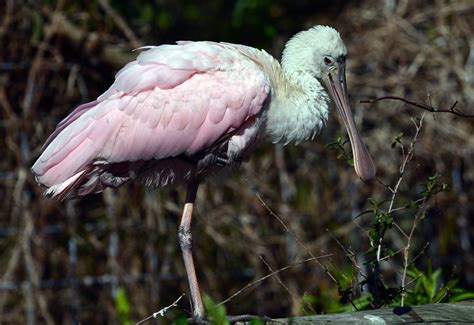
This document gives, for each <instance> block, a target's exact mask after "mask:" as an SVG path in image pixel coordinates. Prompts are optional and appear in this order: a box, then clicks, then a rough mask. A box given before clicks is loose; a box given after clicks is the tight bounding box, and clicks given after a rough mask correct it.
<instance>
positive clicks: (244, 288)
mask: <svg viewBox="0 0 474 325" xmlns="http://www.w3.org/2000/svg"><path fill="white" fill-rule="evenodd" d="M330 256H332V254H326V255H321V256H318V257H310V258H307V259H305V260H302V261H299V262H296V263H293V264H291V265H287V266H285V267H282V268H280V269H278V270H276V271H273V272H271V273H269V274H267V275H265V276H263V277H261V278H260V279H258V280H255V281H252V282H250V283H248V284H247V285H246V286H245V287H243V288H242V289H240V290H238V291H236V292H235V293H234V294H232V295H231V296H230V297H229V298H227V299H225V300H223V301H221V302H220V303H218V304H217V306H220V305H223V304H226V303H228V302H229V301H231V300H232V299H234V298H235V297H236V296H238V295H239V294H241V293H242V292H243V291H245V290H247V289H249V288H251V287H253V286H255V285H257V284H259V283H261V282H263V281H265V280H266V279H268V278H270V277H272V276H274V275H277V274H278V273H281V272H283V271H286V270H288V269H291V268H293V267H295V266H298V265H301V264H305V263H308V262H311V261H317V260H318V259H321V258H325V257H330Z"/></svg>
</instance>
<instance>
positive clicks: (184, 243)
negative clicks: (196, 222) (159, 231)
mask: <svg viewBox="0 0 474 325" xmlns="http://www.w3.org/2000/svg"><path fill="white" fill-rule="evenodd" d="M178 239H179V244H180V246H181V249H191V247H192V246H193V237H192V235H191V231H190V229H189V227H183V226H180V227H179V231H178Z"/></svg>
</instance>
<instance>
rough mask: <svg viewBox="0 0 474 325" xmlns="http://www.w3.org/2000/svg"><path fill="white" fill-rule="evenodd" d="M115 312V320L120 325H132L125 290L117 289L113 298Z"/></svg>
mask: <svg viewBox="0 0 474 325" xmlns="http://www.w3.org/2000/svg"><path fill="white" fill-rule="evenodd" d="M115 310H116V311H117V318H118V321H119V323H120V324H121V325H131V324H133V322H132V320H131V318H130V303H129V302H128V298H127V294H126V292H125V289H123V288H118V290H117V294H116V296H115Z"/></svg>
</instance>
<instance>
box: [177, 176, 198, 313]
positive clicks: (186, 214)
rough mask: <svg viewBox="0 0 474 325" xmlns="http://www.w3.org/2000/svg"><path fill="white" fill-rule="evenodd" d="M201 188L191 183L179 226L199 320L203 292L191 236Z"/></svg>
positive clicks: (193, 300)
mask: <svg viewBox="0 0 474 325" xmlns="http://www.w3.org/2000/svg"><path fill="white" fill-rule="evenodd" d="M198 187H199V183H198V182H190V183H189V184H188V189H187V193H186V203H185V204H184V209H183V215H182V217H181V224H180V225H179V233H178V237H179V244H180V246H181V253H182V254H183V260H184V266H185V268H186V275H187V276H188V283H189V290H190V291H191V300H192V303H193V317H194V318H195V319H196V320H197V321H200V320H203V319H204V305H203V303H202V298H201V291H200V290H199V284H198V280H197V277H196V271H195V269H194V261H193V255H192V241H193V238H192V235H191V219H192V217H193V204H194V200H195V199H196V192H197V189H198Z"/></svg>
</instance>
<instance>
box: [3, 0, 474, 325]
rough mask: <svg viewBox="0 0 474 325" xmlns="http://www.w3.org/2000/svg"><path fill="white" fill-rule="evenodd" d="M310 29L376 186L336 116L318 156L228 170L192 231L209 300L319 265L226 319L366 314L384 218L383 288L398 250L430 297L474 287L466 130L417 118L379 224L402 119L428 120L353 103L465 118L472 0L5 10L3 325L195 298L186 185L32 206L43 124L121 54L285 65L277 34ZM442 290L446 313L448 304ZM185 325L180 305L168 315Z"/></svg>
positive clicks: (133, 187) (45, 4) (265, 152)
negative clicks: (246, 55)
mask: <svg viewBox="0 0 474 325" xmlns="http://www.w3.org/2000/svg"><path fill="white" fill-rule="evenodd" d="M315 24H327V25H331V26H333V27H335V28H336V29H337V30H339V31H340V33H341V35H342V37H343V39H344V41H345V42H346V44H347V47H348V51H349V55H348V63H347V79H348V88H349V94H350V100H351V102H352V105H353V110H354V112H355V118H356V122H357V124H358V125H359V127H360V130H361V133H362V135H363V138H364V139H365V141H366V144H367V146H368V148H369V151H370V152H371V153H372V155H373V157H374V160H375V164H376V167H377V177H378V181H377V182H374V183H373V184H363V183H362V182H361V181H360V180H358V178H357V176H356V174H355V173H354V171H353V168H352V167H351V166H350V165H349V164H348V162H347V159H346V158H347V157H345V156H344V154H343V152H342V151H341V147H342V148H344V149H346V150H347V149H348V146H347V144H344V142H345V139H346V138H347V135H346V134H345V131H344V129H343V127H342V126H341V124H340V122H339V120H338V118H337V117H336V114H331V117H330V120H329V122H328V124H327V127H326V128H325V129H324V130H323V132H322V133H321V134H320V135H319V136H318V137H317V138H316V139H315V140H314V141H311V142H308V143H305V144H302V145H300V146H294V145H289V146H287V147H281V146H274V145H271V144H266V145H265V144H264V145H261V146H260V147H259V148H258V150H257V151H256V152H255V154H254V156H253V157H252V159H251V160H250V162H249V163H247V164H244V165H243V166H242V168H241V169H240V170H238V171H231V172H228V171H227V172H223V173H220V174H218V175H216V176H214V177H212V178H210V179H209V180H208V181H207V183H206V184H205V185H204V186H202V187H201V188H200V190H199V193H198V200H197V208H196V212H195V215H196V218H195V221H194V222H193V232H194V238H195V240H194V249H195V259H196V261H197V267H198V277H199V279H200V283H201V288H202V290H203V291H204V292H205V293H206V294H208V295H209V296H210V297H212V299H213V300H214V301H215V302H219V301H222V300H224V299H226V298H228V297H229V296H231V295H232V294H233V293H235V292H236V291H238V290H239V289H241V288H243V287H244V286H245V285H246V284H247V283H249V282H252V281H256V280H258V279H260V278H261V277H263V276H265V275H266V274H268V273H270V272H272V271H275V270H277V269H280V268H283V267H285V266H291V265H293V264H294V263H296V262H298V261H301V260H304V259H307V258H309V257H310V256H311V255H313V256H320V255H326V254H330V256H329V257H326V258H323V259H321V260H320V263H321V265H322V266H323V267H322V266H321V265H319V264H317V263H315V262H314V261H309V262H307V263H303V264H301V265H298V266H294V267H291V268H289V269H288V270H285V271H284V272H281V273H279V274H278V276H273V277H271V278H269V279H266V280H265V281H261V282H259V283H258V284H257V285H255V286H253V287H252V288H250V289H247V290H245V291H243V292H242V293H240V294H239V295H237V296H236V297H234V298H233V299H231V300H230V301H229V302H227V303H226V308H227V311H228V313H230V314H241V313H253V314H265V315H268V316H271V317H286V316H292V315H302V314H306V313H309V314H312V313H322V312H324V313H327V312H334V311H340V310H350V309H353V308H354V307H353V306H352V305H350V303H349V302H350V301H353V302H355V305H356V307H358V308H362V309H363V308H370V307H371V302H372V303H373V300H374V298H373V297H372V298H371V297H370V295H369V296H367V295H368V292H367V290H366V287H363V286H362V285H363V284H364V281H366V283H367V281H368V278H370V276H368V274H372V273H373V271H374V263H373V261H374V254H375V253H374V249H377V247H378V246H377V244H375V246H374V241H373V239H374V235H373V232H371V231H373V230H374V229H375V230H377V229H376V227H377V225H380V222H379V221H380V219H377V218H376V217H377V216H380V215H385V216H387V215H388V216H389V217H390V218H393V220H394V222H395V223H396V225H395V226H393V225H392V224H391V219H390V220H389V221H388V222H386V223H385V225H386V226H387V227H386V228H387V229H386V231H384V234H383V246H382V250H381V254H382V256H383V257H386V258H384V259H383V260H382V261H380V263H376V265H377V267H378V268H379V270H376V277H377V278H378V279H379V280H380V281H382V282H383V284H384V286H385V287H386V288H393V289H394V290H395V292H396V291H397V290H399V288H400V287H401V286H402V279H403V271H404V260H405V259H404V252H405V251H407V252H408V255H407V256H408V258H407V260H408V261H409V265H407V266H409V270H408V271H410V270H411V271H412V272H415V271H413V270H415V269H414V267H416V269H417V270H419V271H420V272H421V273H420V274H424V276H426V277H428V278H430V279H432V280H433V282H434V284H433V285H434V286H435V287H437V290H440V288H441V289H442V288H444V287H443V286H446V284H447V283H451V285H452V286H454V285H455V286H456V287H457V288H464V289H466V290H474V259H473V255H472V245H473V234H474V223H473V221H472V215H473V213H474V202H473V201H474V186H473V183H474V136H473V131H474V124H473V121H474V119H472V118H466V117H460V116H456V115H454V114H450V113H437V114H432V113H427V114H426V115H425V116H424V119H423V126H422V128H421V130H420V131H419V134H418V138H417V143H416V146H415V150H414V157H413V159H412V160H411V161H410V162H409V163H408V165H407V166H406V169H405V173H404V176H403V179H402V180H401V182H400V185H399V187H398V189H397V194H396V195H395V196H394V199H393V200H392V201H393V206H392V208H389V205H390V202H391V199H392V193H391V192H390V190H389V189H388V188H387V186H390V187H391V188H392V189H394V188H395V186H396V184H397V182H398V181H399V180H400V175H399V173H400V172H399V170H400V166H401V165H402V163H403V160H404V156H403V154H402V151H401V145H403V146H404V148H405V154H406V153H407V151H408V148H409V145H410V141H412V139H413V137H414V136H415V134H416V128H415V125H414V122H413V120H412V119H419V118H420V117H421V116H422V114H423V110H421V109H419V108H414V107H412V106H408V105H405V104H404V103H402V102H399V101H379V102H377V103H373V104H361V103H360V101H361V100H366V99H370V98H376V97H379V96H385V95H397V96H402V97H405V98H407V99H409V100H412V101H416V102H418V103H423V104H428V105H432V106H433V107H435V108H439V109H449V108H450V107H451V106H452V105H453V103H454V102H456V101H457V102H458V104H457V108H458V109H459V110H461V111H463V112H466V113H468V114H474V108H473V104H474V2H473V1H469V0H466V1H462V0H460V1H443V0H437V1H408V0H405V1H394V0H384V1H378V0H364V1H342V0H341V1H314V0H307V1H306V0H303V1H279V2H275V1H270V0H254V1H251V0H236V1H216V0H209V1H201V2H198V1H171V0H154V1H144V0H133V1H118V0H95V1H79V0H77V1H53V0H43V1H34V0H26V1H15V0H4V1H1V2H0V107H1V109H0V148H1V157H2V159H1V160H0V196H1V198H2V202H3V203H2V204H3V205H2V208H1V209H0V321H1V322H2V323H29V324H34V323H46V324H54V323H70V324H74V323H78V322H81V323H84V324H88V323H122V324H127V322H128V321H130V320H133V321H138V320H140V319H143V318H145V317H146V316H148V315H150V314H152V313H153V312H155V311H157V310H159V309H160V308H162V307H165V306H167V305H169V304H171V303H172V302H173V301H174V300H175V299H176V298H178V297H179V296H180V295H181V294H182V293H187V292H188V288H187V282H186V278H185V271H184V266H183V264H182V261H181V254H180V251H179V245H178V240H177V228H178V224H179V217H180V213H181V206H182V203H183V201H184V189H183V188H180V187H176V188H166V189H149V188H145V187H143V186H142V185H140V184H137V183H129V184H126V185H125V186H122V187H121V188H119V189H117V190H113V191H107V192H106V193H104V194H100V195H92V196H90V197H87V198H84V199H81V200H73V201H69V202H64V203H59V202H56V201H53V200H50V199H46V198H44V197H43V194H42V190H41V189H40V188H39V187H38V186H37V184H36V183H35V181H34V179H33V177H32V175H31V173H30V167H31V165H32V163H33V162H34V160H35V159H36V158H37V157H38V155H39V153H40V148H41V145H42V144H43V143H44V142H45V140H46V138H47V136H48V135H49V134H50V133H51V132H52V130H53V129H54V127H55V125H56V124H57V123H58V122H59V121H60V120H61V119H62V118H64V117H65V116H66V115H67V114H68V112H70V111H71V110H72V109H73V108H74V107H75V106H77V105H79V104H80V103H83V102H87V101H91V100H93V99H95V98H96V97H97V96H99V95H100V94H101V93H102V92H104V91H105V90H106V89H107V88H108V87H109V85H110V84H111V83H112V82H113V78H114V74H115V72H116V71H118V69H120V67H121V66H122V65H124V64H125V63H126V62H128V61H129V60H132V59H133V58H134V57H135V56H136V52H132V51H131V50H132V49H134V48H137V47H139V46H142V45H158V44H163V43H172V42H174V41H176V40H213V41H227V42H234V43H241V44H246V45H250V46H254V47H258V48H263V49H265V50H267V51H268V52H269V53H272V54H273V55H274V56H275V57H277V58H279V57H280V53H281V51H282V48H283V46H284V44H285V42H286V41H287V39H288V38H289V37H291V36H292V35H294V34H295V33H296V32H298V31H300V30H303V29H307V28H309V27H311V26H313V25H315ZM417 121H418V122H417ZM415 122H417V123H419V120H415ZM331 144H332V145H331ZM338 148H339V149H338ZM432 176H436V178H432V181H431V182H432V184H434V183H435V184H434V185H435V187H436V188H435V191H433V193H434V192H437V190H436V189H438V188H439V187H442V185H441V184H442V183H445V184H447V187H448V188H447V189H446V190H443V191H441V192H440V193H438V194H436V195H431V194H430V193H428V194H429V195H428V194H427V185H426V184H427V180H428V179H429V177H432ZM429 182H430V181H428V183H429ZM384 184H385V185H384ZM423 197H425V198H426V199H425V200H424V201H423ZM369 198H370V199H369ZM371 202H372V203H371ZM422 203H423V206H421V207H420V205H421V204H422ZM374 206H375V208H374ZM396 209H397V210H396ZM367 211H368V213H364V214H362V215H360V214H361V213H363V212H367ZM381 211H382V212H381ZM420 211H421V212H420ZM387 212H390V213H387ZM377 220H379V221H377ZM384 220H385V219H384ZM415 221H416V222H415ZM414 222H415V223H414ZM413 225H415V227H413ZM400 229H401V230H400ZM411 229H413V230H414V231H413V235H412V236H409V237H410V242H409V244H410V245H409V247H408V248H407V249H405V248H406V247H407V240H408V238H407V236H405V235H406V234H409V233H410V231H411ZM310 254H311V255H310ZM405 264H406V263H405ZM430 270H431V271H430ZM435 270H436V274H435V275H433V273H435ZM430 272H431V273H430ZM420 276H421V275H419V276H417V275H416V272H415V275H413V274H412V278H411V279H407V280H406V281H405V282H404V283H405V284H406V285H407V290H408V289H410V288H411V289H410V290H417V289H416V288H414V287H413V286H414V283H416V282H417V278H419V277H420ZM413 279H414V280H413ZM369 282H370V281H369ZM454 282H457V283H456V284H453V283H454ZM410 286H411V287H410ZM361 288H362V289H364V290H361ZM443 290H444V289H443ZM445 292H446V293H448V296H447V297H446V298H443V299H444V300H443V301H446V300H447V299H448V300H449V299H450V296H449V293H450V291H449V290H448V289H446V290H445ZM361 297H362V298H361ZM367 297H368V298H367ZM465 297H467V296H465ZM458 298H459V297H458ZM364 299H365V300H364ZM397 299H399V297H398V298H397V297H395V299H394V300H393V299H392V300H390V299H388V300H387V301H385V302H384V303H383V304H385V305H387V304H390V303H393V302H394V301H395V302H396V301H397ZM420 299H421V298H420ZM459 299H460V298H459ZM364 301H365V302H364ZM413 301H415V303H416V302H419V303H422V302H432V301H433V300H429V299H428V300H426V299H425V300H423V299H421V300H416V299H415V300H413ZM372 307H373V304H372ZM189 311H190V307H189V299H188V295H187V296H185V297H184V298H183V299H182V300H181V301H180V303H179V308H177V309H176V308H175V310H173V311H172V312H171V315H170V316H168V317H169V318H172V317H174V316H173V315H175V314H176V313H180V312H181V313H183V314H186V313H187V312H189Z"/></svg>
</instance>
